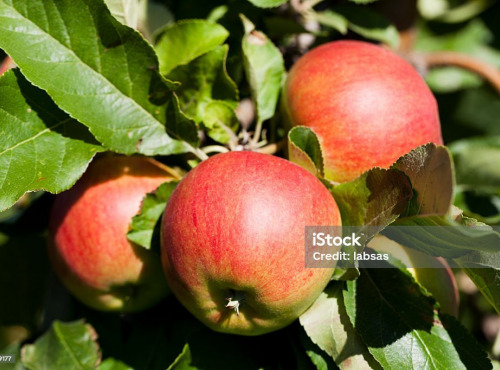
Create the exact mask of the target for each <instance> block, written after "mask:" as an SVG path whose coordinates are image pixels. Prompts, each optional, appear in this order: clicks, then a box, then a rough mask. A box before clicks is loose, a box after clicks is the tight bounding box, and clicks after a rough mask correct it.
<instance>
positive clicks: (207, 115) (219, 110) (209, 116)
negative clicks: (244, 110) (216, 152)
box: [203, 101, 239, 144]
mask: <svg viewBox="0 0 500 370" xmlns="http://www.w3.org/2000/svg"><path fill="white" fill-rule="evenodd" d="M203 126H205V128H206V130H207V134H208V136H210V137H211V138H212V139H213V140H215V141H217V142H219V143H222V144H227V143H229V142H230V141H231V140H234V139H235V138H236V135H235V134H234V133H235V132H236V131H237V130H238V127H239V121H238V117H237V116H236V113H235V112H234V108H233V106H232V105H230V104H227V103H226V102H222V101H212V102H211V103H208V104H207V105H206V106H205V110H204V112H203ZM236 141H237V138H236Z"/></svg>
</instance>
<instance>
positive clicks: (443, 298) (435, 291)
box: [368, 235, 460, 317]
mask: <svg viewBox="0 0 500 370" xmlns="http://www.w3.org/2000/svg"><path fill="white" fill-rule="evenodd" d="M368 247H370V248H372V249H374V250H376V251H377V252H385V253H389V254H391V255H392V256H393V257H395V258H397V259H398V260H400V261H401V262H403V263H404V264H405V265H406V266H407V267H408V271H409V272H410V273H411V274H412V275H413V277H414V278H415V280H416V281H417V282H419V283H420V284H421V285H422V286H423V287H424V288H425V289H427V290H428V291H429V292H430V293H431V294H432V296H433V297H434V299H435V300H436V301H437V302H438V303H439V306H440V308H441V312H443V313H447V314H450V315H453V316H455V317H458V309H459V306H460V295H459V292H458V286H457V282H456V280H455V276H454V275H453V271H452V269H451V268H450V266H449V265H448V263H447V262H446V261H445V260H444V259H443V258H440V257H439V258H435V257H432V256H429V255H428V254H425V253H421V252H419V251H417V250H415V249H411V248H404V247H402V246H401V244H399V243H396V242H395V241H393V240H391V239H389V238H387V237H385V236H382V235H377V236H376V237H375V238H373V239H372V240H371V241H370V243H368ZM415 266H417V267H415ZM418 266H428V267H418Z"/></svg>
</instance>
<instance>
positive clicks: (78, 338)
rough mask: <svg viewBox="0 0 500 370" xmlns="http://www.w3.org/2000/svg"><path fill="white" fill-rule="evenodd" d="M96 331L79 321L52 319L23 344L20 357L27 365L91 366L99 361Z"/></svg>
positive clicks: (37, 366) (32, 367)
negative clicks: (42, 330) (51, 322)
mask: <svg viewBox="0 0 500 370" xmlns="http://www.w3.org/2000/svg"><path fill="white" fill-rule="evenodd" d="M96 339H97V335H96V332H95V331H94V329H93V328H92V327H91V326H90V325H88V324H85V323H84V322H83V321H74V322H70V323H63V322H60V321H58V320H56V321H54V323H53V324H52V327H51V328H50V329H49V331H47V332H46V333H45V334H43V335H42V336H41V337H40V338H38V339H37V340H36V342H35V343H34V344H29V345H26V346H24V347H23V349H22V351H21V360H22V362H23V365H24V366H26V367H27V368H29V369H33V370H37V369H51V370H52V369H53V370H59V369H60V370H66V369H89V370H90V369H95V368H96V367H97V365H98V364H99V362H100V361H101V354H100V352H99V346H98V344H97V343H96Z"/></svg>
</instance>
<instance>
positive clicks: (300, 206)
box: [161, 152, 341, 335]
mask: <svg viewBox="0 0 500 370" xmlns="http://www.w3.org/2000/svg"><path fill="white" fill-rule="evenodd" d="M340 224H341V219H340V214H339V210H338V207H337V204H336V203H335V200H334V199H333V197H332V196H331V195H330V193H329V192H328V190H327V189H326V188H325V187H324V185H323V184H322V183H321V182H320V181H319V180H318V179H317V178H316V177H314V176H313V175H312V174H310V173H309V172H307V171H306V170H304V169H303V168H301V167H299V166H297V165H296V164H294V163H291V162H289V161H287V160H285V159H282V158H278V157H274V156H271V155H267V154H261V153H254V152H230V153H224V154H217V155H215V156H213V157H211V158H209V159H208V160H206V161H204V162H202V163H201V164H200V165H198V166H197V167H195V168H194V169H193V170H191V172H189V173H188V175H187V176H186V177H185V178H184V179H183V180H182V181H181V182H180V183H179V185H178V186H177V188H176V189H175V191H174V192H173V194H172V197H171V198H170V200H169V202H168V204H167V207H166V209H165V213H164V216H163V224H162V238H161V241H162V261H163V267H164V270H165V275H166V277H167V281H168V283H169V286H170V288H171V289H172V292H173V293H174V294H175V295H176V296H177V298H178V299H179V300H180V301H181V303H182V304H183V305H184V306H185V307H186V308H187V309H188V310H189V311H190V312H191V313H192V314H193V315H194V316H196V317H197V318H198V319H199V320H201V321H202V322H203V323H205V324H206V325H207V326H208V327H210V328H212V329H213V330H215V331H219V332H225V333H232V334H241V335H259V334H264V333H267V332H271V331H273V330H277V329H280V328H282V327H284V326H286V325H288V324H290V323H291V322H292V321H294V320H295V319H297V317H299V316H300V315H301V314H302V313H303V312H304V311H305V310H306V309H307V308H308V307H309V306H310V305H311V304H312V303H313V301H314V300H315V299H316V298H317V297H318V296H319V294H320V293H321V291H322V290H323V289H324V288H325V286H326V285H327V283H328V282H329V280H330V277H331V275H332V272H333V269H322V268H317V269H310V268H305V241H304V238H305V235H304V234H305V226H306V225H311V226H313V225H340Z"/></svg>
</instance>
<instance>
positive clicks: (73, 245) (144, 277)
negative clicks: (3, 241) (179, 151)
mask: <svg viewBox="0 0 500 370" xmlns="http://www.w3.org/2000/svg"><path fill="white" fill-rule="evenodd" d="M170 180H172V177H171V176H170V175H168V174H166V172H165V171H164V170H163V169H161V167H160V166H159V165H158V163H156V162H155V161H153V160H150V159H147V158H141V157H122V156H111V157H101V158H99V159H97V160H94V161H93V162H92V163H91V164H90V166H89V168H88V169H87V171H86V172H85V173H84V175H83V176H82V178H81V179H80V180H79V181H78V182H77V183H76V184H75V186H73V187H72V188H71V189H70V190H68V191H65V192H63V193H61V194H59V195H57V196H56V199H55V201H54V205H53V207H52V210H51V215H50V223H49V231H50V235H49V243H48V251H49V257H50V261H51V264H52V266H53V268H54V270H55V272H56V273H57V275H58V276H59V278H60V280H61V281H62V282H63V283H64V285H65V286H66V287H67V289H68V290H69V291H70V292H71V293H72V294H73V295H74V296H75V297H76V298H78V299H79V300H80V301H81V302H83V303H84V304H86V305H88V306H90V307H92V308H94V309H97V310H101V311H120V312H134V311H140V310H143V309H145V308H148V307H150V306H153V305H154V304H156V303H157V302H159V301H160V300H161V299H162V298H164V297H165V296H166V295H167V293H168V292H169V290H168V286H167V283H166V281H165V278H164V276H163V271H162V266H161V259H160V258H159V256H158V255H156V254H155V253H154V252H152V251H148V250H146V249H144V248H143V247H140V246H137V245H135V244H133V243H131V242H129V241H128V239H127V236H126V233H127V231H128V228H129V224H130V221H131V219H132V217H133V216H134V215H135V214H136V213H137V212H138V211H139V209H140V205H141V202H142V199H143V197H144V196H145V195H146V193H148V192H151V191H154V190H155V189H156V188H157V187H158V186H159V185H161V184H162V183H164V182H166V181H170Z"/></svg>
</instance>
